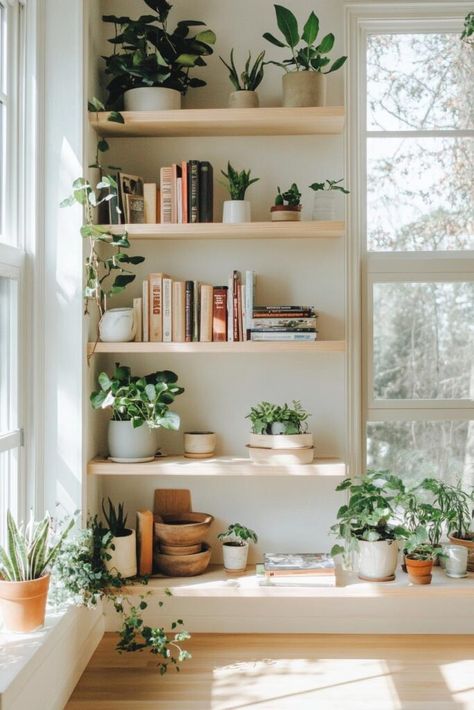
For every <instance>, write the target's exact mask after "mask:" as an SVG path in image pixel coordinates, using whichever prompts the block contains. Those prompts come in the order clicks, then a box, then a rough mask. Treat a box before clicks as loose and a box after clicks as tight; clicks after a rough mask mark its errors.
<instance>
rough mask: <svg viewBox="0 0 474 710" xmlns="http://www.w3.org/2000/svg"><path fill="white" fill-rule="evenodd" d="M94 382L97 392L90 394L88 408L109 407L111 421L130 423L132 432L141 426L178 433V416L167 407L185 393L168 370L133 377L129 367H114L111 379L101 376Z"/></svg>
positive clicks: (102, 374) (172, 373) (174, 375)
mask: <svg viewBox="0 0 474 710" xmlns="http://www.w3.org/2000/svg"><path fill="white" fill-rule="evenodd" d="M97 379H98V383H99V386H100V389H98V390H96V391H94V392H92V394H91V396H90V402H91V405H92V407H93V408H94V409H106V408H108V407H110V408H111V409H112V420H113V421H131V422H132V424H133V427H134V428H135V429H136V428H137V427H140V426H142V425H143V424H147V425H148V426H149V427H150V428H151V429H157V428H159V427H162V428H163V429H172V430H174V431H177V430H178V429H179V425H180V418H179V415H178V414H176V412H171V411H170V410H169V405H170V404H172V403H173V402H174V400H175V397H177V396H178V395H180V394H182V393H183V392H184V389H183V388H182V387H179V385H177V384H176V383H177V381H178V376H177V375H176V374H175V373H174V372H171V370H162V371H159V372H152V373H151V374H149V375H145V376H144V377H135V376H132V374H131V369H130V368H129V367H126V366H124V365H120V364H119V363H116V364H115V370H114V374H113V375H112V377H109V376H108V375H107V373H105V372H101V373H100V374H99V376H98V378H97Z"/></svg>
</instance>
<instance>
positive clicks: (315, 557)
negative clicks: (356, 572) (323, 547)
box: [263, 552, 336, 576]
mask: <svg viewBox="0 0 474 710" xmlns="http://www.w3.org/2000/svg"><path fill="white" fill-rule="evenodd" d="M263 566H264V569H265V574H266V575H268V576H274V575H288V574H290V575H296V574H313V575H314V574H320V575H335V574H336V566H335V564H334V560H333V558H332V557H331V555H330V554H329V553H328V552H315V553H312V552H301V553H286V552H282V553H277V552H265V553H264V555H263Z"/></svg>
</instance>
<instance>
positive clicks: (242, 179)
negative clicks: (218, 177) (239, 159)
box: [221, 163, 260, 200]
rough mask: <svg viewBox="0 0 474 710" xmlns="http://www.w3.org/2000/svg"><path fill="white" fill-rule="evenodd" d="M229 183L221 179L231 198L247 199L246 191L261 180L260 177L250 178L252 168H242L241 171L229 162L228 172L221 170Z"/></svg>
mask: <svg viewBox="0 0 474 710" xmlns="http://www.w3.org/2000/svg"><path fill="white" fill-rule="evenodd" d="M221 173H222V175H223V176H224V177H225V178H226V180H227V183H225V182H223V181H221V184H222V185H224V186H225V187H226V188H227V189H228V191H229V194H230V199H231V200H245V193H246V192H247V190H248V188H249V187H250V185H253V183H254V182H257V181H258V180H260V178H252V179H251V178H250V170H242V171H241V172H240V173H239V172H237V170H235V169H234V168H233V167H232V165H231V164H230V163H227V172H226V173H225V172H224V171H223V170H221Z"/></svg>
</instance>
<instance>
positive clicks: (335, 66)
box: [323, 57, 347, 74]
mask: <svg viewBox="0 0 474 710" xmlns="http://www.w3.org/2000/svg"><path fill="white" fill-rule="evenodd" d="M346 60H347V57H339V59H336V61H335V62H334V64H333V65H332V67H331V68H330V70H329V71H326V72H323V73H324V74H331V72H333V71H337V70H338V69H340V68H341V67H342V66H343V64H345V62H346Z"/></svg>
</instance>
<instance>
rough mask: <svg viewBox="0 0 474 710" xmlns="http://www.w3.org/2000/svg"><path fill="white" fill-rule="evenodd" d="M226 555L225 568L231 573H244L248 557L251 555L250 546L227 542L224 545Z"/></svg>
mask: <svg viewBox="0 0 474 710" xmlns="http://www.w3.org/2000/svg"><path fill="white" fill-rule="evenodd" d="M222 551H223V553H224V567H225V569H226V570H228V571H229V572H243V571H244V570H245V568H246V567H247V557H248V554H249V544H248V542H245V543H244V544H243V545H235V544H234V545H232V544H229V543H227V542H224V543H222Z"/></svg>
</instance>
